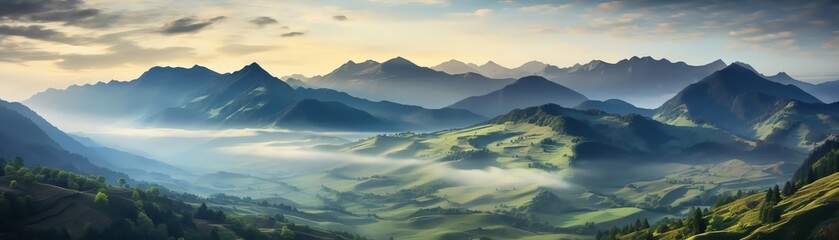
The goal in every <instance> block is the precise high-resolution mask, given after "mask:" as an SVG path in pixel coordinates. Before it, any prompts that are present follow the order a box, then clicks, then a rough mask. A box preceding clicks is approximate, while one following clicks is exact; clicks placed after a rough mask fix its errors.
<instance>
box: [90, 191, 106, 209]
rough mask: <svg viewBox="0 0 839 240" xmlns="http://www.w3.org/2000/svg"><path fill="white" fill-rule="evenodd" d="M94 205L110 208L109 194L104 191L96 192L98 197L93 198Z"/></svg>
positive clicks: (100, 207) (99, 207)
mask: <svg viewBox="0 0 839 240" xmlns="http://www.w3.org/2000/svg"><path fill="white" fill-rule="evenodd" d="M93 206H94V207H96V208H98V209H107V208H108V195H106V194H105V193H103V192H99V193H97V194H96V197H95V198H94V199H93Z"/></svg>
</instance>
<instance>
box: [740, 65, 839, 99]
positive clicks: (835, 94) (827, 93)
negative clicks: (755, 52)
mask: <svg viewBox="0 0 839 240" xmlns="http://www.w3.org/2000/svg"><path fill="white" fill-rule="evenodd" d="M731 64H737V65H740V66H742V67H744V68H746V69H748V70H751V71H752V72H755V73H757V74H758V75H760V76H762V77H763V78H766V79H768V80H770V81H773V82H777V83H780V84H786V85H794V86H796V87H798V88H800V89H801V90H804V91H805V92H807V93H810V94H812V95H813V96H815V97H816V98H818V99H820V100H822V101H823V102H827V103H832V102H836V101H839V80H837V81H836V83H833V84H831V82H824V83H821V84H812V83H808V82H805V81H801V80H798V79H795V78H792V77H791V76H790V75H789V74H787V73H786V72H779V73H777V74H775V75H772V76H766V75H764V74H762V73H760V72H758V71H757V70H755V68H754V67H752V66H751V65H749V64H747V63H743V62H733V63H731Z"/></svg>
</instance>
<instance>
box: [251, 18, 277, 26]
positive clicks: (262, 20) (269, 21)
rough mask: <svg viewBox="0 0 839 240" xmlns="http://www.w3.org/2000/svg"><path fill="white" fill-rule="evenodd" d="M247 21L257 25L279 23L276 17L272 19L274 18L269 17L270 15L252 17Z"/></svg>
mask: <svg viewBox="0 0 839 240" xmlns="http://www.w3.org/2000/svg"><path fill="white" fill-rule="evenodd" d="M249 22H250V23H253V24H256V25H257V26H259V27H264V26H265V25H270V24H277V23H279V22H278V21H277V19H274V18H271V17H257V18H254V19H253V20H250V21H249Z"/></svg>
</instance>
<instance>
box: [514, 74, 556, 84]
mask: <svg viewBox="0 0 839 240" xmlns="http://www.w3.org/2000/svg"><path fill="white" fill-rule="evenodd" d="M537 84H550V85H558V84H556V83H554V82H551V81H550V80H548V79H546V78H544V77H541V76H527V77H523V78H520V79H519V80H516V82H514V83H513V84H511V86H512V85H528V86H530V85H537Z"/></svg>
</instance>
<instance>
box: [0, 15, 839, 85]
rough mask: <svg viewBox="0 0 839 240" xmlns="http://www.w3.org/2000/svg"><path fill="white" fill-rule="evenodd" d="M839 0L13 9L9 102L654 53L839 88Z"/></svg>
mask: <svg viewBox="0 0 839 240" xmlns="http://www.w3.org/2000/svg"><path fill="white" fill-rule="evenodd" d="M837 12H839V1H830V0H826V1H763V0H744V1H721V0H715V1H667V0H641V1H548V0H503V1H498V0H276V1H259V0H257V1H232V0H204V1H192V0H182V1H151V0H122V1H104V0H88V1H81V0H0V99H5V100H12V101H21V100H25V99H26V98H28V97H30V96H31V95H32V94H35V93H37V92H40V91H43V90H46V89H47V88H59V89H63V88H66V87H67V86H69V85H73V84H88V83H96V82H99V81H110V80H131V79H134V78H136V77H138V76H140V74H142V72H144V71H145V70H147V69H148V68H150V67H152V66H184V67H189V66H192V65H195V64H198V65H202V66H206V67H209V68H211V69H213V70H216V71H219V72H231V71H235V70H237V69H239V68H241V67H242V66H244V65H247V64H249V63H251V62H258V63H259V64H260V65H261V66H262V67H264V68H266V69H267V70H268V71H269V72H271V73H272V74H274V75H275V76H283V75H290V74H304V75H307V76H311V75H322V74H326V73H328V72H330V71H331V70H333V69H335V68H336V67H338V66H340V65H341V64H343V63H345V62H347V61H348V60H353V61H357V62H358V61H364V60H367V59H373V60H377V61H384V60H387V59H390V58H393V57H396V56H402V57H405V58H407V59H410V60H411V61H413V62H415V63H417V64H419V65H423V66H433V65H436V64H439V63H441V62H444V61H447V60H450V59H458V60H461V61H465V62H473V63H478V64H480V63H484V62H487V61H488V60H492V61H494V62H497V63H499V64H501V65H505V66H507V67H516V66H519V65H521V64H523V63H525V62H527V61H531V60H537V61H542V62H545V63H549V64H553V65H557V66H560V67H566V66H571V65H574V64H575V63H587V62H589V61H591V60H594V59H599V60H604V61H607V62H617V61H619V60H621V59H624V58H629V57H631V56H652V57H654V58H667V59H669V60H671V61H684V62H686V63H688V64H692V65H701V64H706V63H709V62H712V61H714V60H716V59H722V60H723V61H725V62H727V63H730V62H733V61H742V62H746V63H749V64H751V65H752V66H754V67H755V68H756V69H757V70H758V71H760V72H762V73H764V74H767V75H773V74H775V73H777V72H780V71H784V72H786V73H788V74H790V75H791V76H793V77H795V78H797V79H800V80H804V81H809V82H814V83H818V82H823V81H827V80H836V79H839V68H837V64H836V63H837V62H839V61H837V60H839V14H836V13H837Z"/></svg>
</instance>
